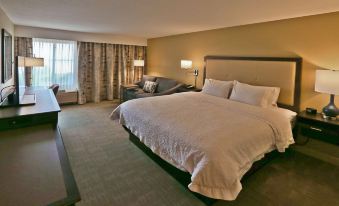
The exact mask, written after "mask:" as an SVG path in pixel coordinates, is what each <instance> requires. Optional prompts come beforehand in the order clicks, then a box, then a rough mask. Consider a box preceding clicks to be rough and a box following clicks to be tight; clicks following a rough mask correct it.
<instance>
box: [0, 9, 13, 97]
mask: <svg viewBox="0 0 339 206" xmlns="http://www.w3.org/2000/svg"><path fill="white" fill-rule="evenodd" d="M2 28H4V29H6V30H7V31H8V32H9V33H10V34H12V40H13V39H14V35H13V34H14V24H13V23H12V22H11V20H10V19H9V18H8V16H7V15H6V14H5V12H4V11H3V10H2V9H1V8H0V29H2ZM0 38H1V37H0ZM13 42H14V41H13ZM12 44H13V45H14V43H12ZM0 45H1V41H0ZM0 48H1V46H0ZM0 53H1V49H0ZM13 53H14V50H13ZM1 61H2V60H1V58H0V62H1ZM13 61H14V59H13ZM0 67H1V64H0ZM13 68H14V67H13ZM0 69H1V68H0ZM12 84H13V78H12V79H10V80H8V81H7V82H6V83H5V84H1V83H0V89H2V88H3V87H5V86H8V85H12ZM4 92H5V91H4Z"/></svg>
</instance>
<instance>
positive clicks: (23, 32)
mask: <svg viewBox="0 0 339 206" xmlns="http://www.w3.org/2000/svg"><path fill="white" fill-rule="evenodd" d="M15 36H22V37H32V38H34V37H35V38H47V39H62V40H73V41H85V42H98V43H111V44H128V45H139V46H146V45H147V40H146V38H141V37H133V36H123V35H113V34H97V33H86V32H74V31H65V30H57V29H47V28H38V27H29V26H19V25H15Z"/></svg>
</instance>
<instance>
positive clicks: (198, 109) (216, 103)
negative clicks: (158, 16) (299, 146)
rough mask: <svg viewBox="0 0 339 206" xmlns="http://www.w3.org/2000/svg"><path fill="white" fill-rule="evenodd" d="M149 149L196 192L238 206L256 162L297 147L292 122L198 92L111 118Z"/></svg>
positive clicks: (147, 101) (127, 106)
mask: <svg viewBox="0 0 339 206" xmlns="http://www.w3.org/2000/svg"><path fill="white" fill-rule="evenodd" d="M111 118H112V119H119V122H120V123H121V124H123V125H125V126H126V127H127V128H128V129H130V130H131V132H132V133H133V134H135V135H136V136H137V137H139V138H140V140H141V142H143V143H144V144H145V145H146V146H148V147H149V148H151V149H152V151H153V152H154V153H156V154H157V155H159V156H160V157H161V158H162V159H164V160H166V161H167V162H169V163H170V164H172V165H174V166H175V167H177V168H179V169H181V170H183V171H188V172H189V173H190V174H191V183H190V184H189V185H188V187H189V189H190V190H191V191H194V192H197V193H200V194H203V195H205V196H208V197H211V198H215V199H224V200H234V199H235V198H236V197H237V195H238V194H239V192H240V191H241V189H242V186H241V183H240V180H241V178H242V176H243V175H244V174H245V173H246V172H247V171H248V170H249V169H250V167H251V165H252V163H253V162H255V161H257V160H259V159H261V158H262V157H263V156H264V154H265V153H267V152H270V151H272V150H273V149H277V150H278V151H280V152H283V151H284V150H285V148H287V147H288V146H289V145H290V144H292V143H293V137H292V129H291V124H290V120H289V119H288V118H287V117H286V116H285V115H283V113H281V112H279V110H273V109H263V108H260V107H256V106H251V105H247V104H243V103H239V102H235V101H231V100H227V99H223V98H220V97H214V96H210V95H207V94H203V93H198V92H186V93H178V94H173V95H168V96H160V97H149V98H143V99H136V100H131V101H127V102H125V103H123V104H121V105H120V106H119V107H117V108H116V109H115V110H114V111H113V113H112V114H111Z"/></svg>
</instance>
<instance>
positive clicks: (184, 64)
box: [181, 60, 192, 69]
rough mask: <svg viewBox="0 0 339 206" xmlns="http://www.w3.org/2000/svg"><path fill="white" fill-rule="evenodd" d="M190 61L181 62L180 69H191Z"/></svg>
mask: <svg viewBox="0 0 339 206" xmlns="http://www.w3.org/2000/svg"><path fill="white" fill-rule="evenodd" d="M191 68H192V61H191V60H181V69H191Z"/></svg>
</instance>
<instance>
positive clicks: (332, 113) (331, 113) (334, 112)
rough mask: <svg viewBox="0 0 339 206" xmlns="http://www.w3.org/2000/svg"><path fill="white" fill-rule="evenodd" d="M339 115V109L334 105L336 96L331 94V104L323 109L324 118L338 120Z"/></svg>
mask: <svg viewBox="0 0 339 206" xmlns="http://www.w3.org/2000/svg"><path fill="white" fill-rule="evenodd" d="M338 114H339V109H338V108H337V107H336V106H335V104H334V94H331V97H330V103H329V104H328V105H327V106H326V107H324V108H323V117H324V118H331V119H332V118H334V119H335V118H336V117H337V116H338Z"/></svg>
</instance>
